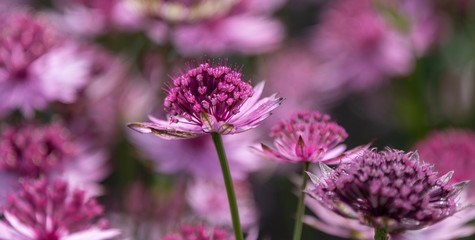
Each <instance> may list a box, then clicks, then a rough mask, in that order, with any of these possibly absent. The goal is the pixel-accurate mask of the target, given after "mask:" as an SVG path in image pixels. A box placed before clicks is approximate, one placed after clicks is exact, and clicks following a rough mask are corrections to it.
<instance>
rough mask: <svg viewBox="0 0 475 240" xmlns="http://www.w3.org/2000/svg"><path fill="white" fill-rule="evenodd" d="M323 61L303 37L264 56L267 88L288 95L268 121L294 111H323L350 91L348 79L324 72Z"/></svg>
mask: <svg viewBox="0 0 475 240" xmlns="http://www.w3.org/2000/svg"><path fill="white" fill-rule="evenodd" d="M321 65H322V60H320V58H319V56H317V55H316V54H315V53H313V52H312V51H311V47H310V46H309V44H308V43H307V42H306V41H303V40H299V41H295V42H292V43H288V44H287V45H286V47H285V48H282V49H280V50H279V51H277V52H275V53H272V54H271V55H268V56H265V58H264V59H263V60H262V61H261V62H260V65H259V68H258V70H259V72H260V73H259V76H260V78H262V79H266V87H267V91H270V92H277V93H279V95H281V96H283V97H285V104H283V105H282V106H281V107H279V109H276V111H275V112H274V113H273V114H274V117H273V118H272V120H269V121H268V123H269V122H271V121H274V122H273V124H275V123H277V122H278V121H277V120H278V119H285V118H287V117H288V115H289V113H292V112H298V111H308V110H320V111H321V110H322V109H325V108H328V107H329V106H331V105H332V104H334V103H335V102H336V101H337V100H338V99H340V98H341V97H343V96H345V95H346V94H347V92H348V91H347V88H346V87H345V86H346V85H345V82H344V81H339V79H336V78H334V77H332V76H329V75H330V74H333V73H332V72H323V71H324V70H326V69H325V68H322V67H321ZM290 82H291V83H292V87H289V83H290Z"/></svg>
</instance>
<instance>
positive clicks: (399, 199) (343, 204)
mask: <svg viewBox="0 0 475 240" xmlns="http://www.w3.org/2000/svg"><path fill="white" fill-rule="evenodd" d="M321 170H322V176H321V177H316V176H311V177H312V179H313V180H314V182H315V187H314V188H313V189H312V190H311V191H310V192H309V193H310V195H311V196H313V197H314V198H316V199H317V200H318V201H319V202H320V203H322V204H323V205H324V206H325V207H327V208H329V209H331V210H333V211H335V212H336V213H338V214H340V215H342V216H345V217H350V218H355V219H359V220H360V222H362V223H364V224H366V225H369V226H372V227H374V228H380V229H386V230H387V231H389V232H399V231H404V230H415V229H420V228H423V227H425V226H428V225H432V224H434V223H437V222H439V221H441V220H443V219H445V218H447V217H449V216H451V215H453V214H454V213H456V212H457V211H458V210H460V206H459V205H458V204H457V198H458V195H459V193H460V191H461V189H462V187H463V186H464V185H465V182H462V183H458V184H455V185H454V184H449V183H448V181H449V179H450V177H451V176H452V172H449V173H448V174H446V175H444V176H442V177H440V178H439V177H438V174H437V172H435V171H434V170H433V167H432V165H430V164H427V163H424V162H421V161H420V160H419V156H418V154H417V153H404V152H402V151H398V150H393V149H386V150H384V151H381V152H376V151H374V150H368V151H365V152H364V153H363V154H361V155H359V156H358V157H356V158H355V159H353V161H351V162H348V163H344V164H341V165H339V166H338V167H337V168H336V169H335V170H332V169H330V168H328V167H326V166H324V165H321Z"/></svg>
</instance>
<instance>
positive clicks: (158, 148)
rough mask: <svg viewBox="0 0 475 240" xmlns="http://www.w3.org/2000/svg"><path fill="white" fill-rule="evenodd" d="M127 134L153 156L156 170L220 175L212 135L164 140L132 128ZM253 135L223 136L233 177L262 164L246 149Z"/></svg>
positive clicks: (216, 176) (212, 176)
mask: <svg viewBox="0 0 475 240" xmlns="http://www.w3.org/2000/svg"><path fill="white" fill-rule="evenodd" d="M129 136H130V138H131V139H132V141H133V143H135V145H136V146H137V147H138V148H139V149H141V150H142V151H143V152H144V153H145V154H146V155H147V156H148V157H149V158H150V159H151V160H153V162H154V163H155V164H154V166H155V170H156V171H157V172H162V173H171V174H176V173H178V174H180V173H181V174H182V173H185V174H188V175H191V176H193V177H195V178H213V179H221V178H222V175H221V167H220V165H219V161H218V156H217V155H216V149H215V147H214V144H213V141H212V140H211V138H207V137H197V138H192V139H184V140H182V141H167V140H163V139H160V138H157V137H155V136H153V135H148V136H139V133H136V132H132V131H131V134H130V135H129ZM254 139H255V137H254V134H253V133H252V132H246V133H244V134H236V135H226V136H223V142H224V145H225V149H226V152H227V156H228V161H229V166H230V170H231V173H232V176H233V178H234V179H245V178H246V177H247V176H248V175H249V173H252V172H255V171H257V170H259V169H261V168H262V167H263V166H264V164H263V161H260V160H259V159H258V157H257V156H256V155H255V154H253V153H252V152H251V150H250V149H249V146H250V145H251V144H252V142H253V140H254ZM170 159H173V161H170Z"/></svg>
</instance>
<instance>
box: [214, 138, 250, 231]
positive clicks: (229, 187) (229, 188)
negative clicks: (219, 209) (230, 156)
mask: <svg viewBox="0 0 475 240" xmlns="http://www.w3.org/2000/svg"><path fill="white" fill-rule="evenodd" d="M211 136H212V137H213V142H214V146H215V147H216V151H217V152H218V158H219V163H220V164H221V171H222V173H223V178H224V185H226V193H227V194H228V201H229V208H230V209H231V218H232V220H233V228H234V236H235V238H236V240H243V239H244V237H243V235H242V230H241V221H240V220H239V211H238V207H237V203H236V195H235V194H234V187H233V180H232V178H231V172H229V166H228V160H227V158H226V152H225V151H224V146H223V140H222V139H221V135H220V134H219V133H211Z"/></svg>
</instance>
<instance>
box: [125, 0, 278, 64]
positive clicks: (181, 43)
mask: <svg viewBox="0 0 475 240" xmlns="http://www.w3.org/2000/svg"><path fill="white" fill-rule="evenodd" d="M123 2H124V3H125V4H124V6H126V8H127V9H129V11H131V12H135V14H136V15H137V16H141V21H140V22H141V23H140V24H141V25H142V28H143V29H145V31H146V32H147V33H148V35H149V36H150V37H151V38H152V40H155V41H156V42H158V43H163V42H164V41H165V40H166V38H167V37H168V36H169V37H170V41H171V42H172V43H173V44H174V45H175V47H176V50H177V51H178V52H180V53H181V54H182V55H188V56H190V55H197V54H202V53H211V54H225V53H244V54H256V53H257V54H258V53H263V52H268V51H270V50H274V49H276V48H277V47H278V45H279V43H280V42H281V41H282V40H283V38H284V28H283V26H282V24H280V22H279V21H277V20H276V19H273V18H272V17H271V13H272V11H273V10H275V9H276V8H277V7H278V6H280V5H281V4H282V2H283V1H281V0H267V1H256V0H244V1H242V0H224V1H223V0H204V1H191V2H190V1H162V0H146V1H136V0H123ZM157 19H160V20H157Z"/></svg>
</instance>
